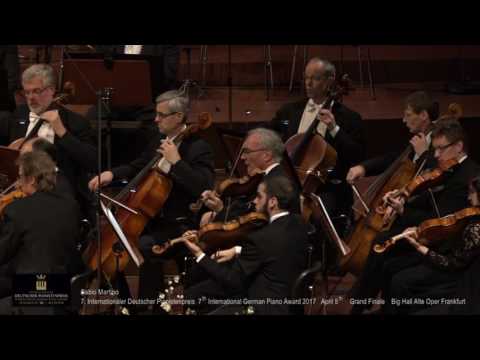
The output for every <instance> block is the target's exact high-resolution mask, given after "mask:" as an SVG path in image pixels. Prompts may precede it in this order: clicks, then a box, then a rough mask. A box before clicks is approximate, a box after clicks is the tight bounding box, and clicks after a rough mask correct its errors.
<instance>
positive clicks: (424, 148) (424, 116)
mask: <svg viewBox="0 0 480 360" xmlns="http://www.w3.org/2000/svg"><path fill="white" fill-rule="evenodd" d="M438 115H439V106H438V103H437V102H435V101H433V99H432V98H431V97H430V95H429V94H428V93H426V92H424V91H417V92H414V93H412V94H410V95H409V96H408V97H407V98H406V99H405V109H404V112H403V123H404V124H405V125H406V126H407V128H408V130H409V131H410V133H411V134H412V138H411V139H410V144H411V145H412V147H413V150H414V152H412V154H411V160H413V161H414V162H415V164H416V165H417V166H419V165H420V164H421V162H422V161H423V160H424V159H427V158H428V159H427V161H429V164H427V167H428V166H429V165H432V161H433V156H429V155H433V154H431V153H430V152H429V151H428V150H429V149H431V143H432V139H431V137H432V132H431V131H432V124H433V121H435V120H436V119H437V118H438ZM398 156H399V154H398V153H396V152H391V153H388V154H385V155H381V156H379V157H376V158H373V159H369V160H366V161H363V162H361V163H360V164H358V165H356V166H354V167H352V168H350V170H349V171H348V174H347V181H348V182H349V183H354V182H355V181H356V180H358V179H361V178H363V177H364V176H374V175H379V174H381V173H382V172H383V171H385V170H386V169H387V168H388V167H389V166H390V164H392V162H394V161H395V159H396V158H397V157H398Z"/></svg>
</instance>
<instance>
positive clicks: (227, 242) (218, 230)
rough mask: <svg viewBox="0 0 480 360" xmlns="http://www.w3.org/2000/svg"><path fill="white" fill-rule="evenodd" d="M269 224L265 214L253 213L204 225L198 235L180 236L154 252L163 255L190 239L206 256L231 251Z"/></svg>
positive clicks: (155, 248) (158, 246)
mask: <svg viewBox="0 0 480 360" xmlns="http://www.w3.org/2000/svg"><path fill="white" fill-rule="evenodd" d="M267 223H268V218H267V216H266V215H265V214H262V213H259V212H251V213H248V214H246V215H243V216H240V217H239V218H237V219H235V220H231V221H228V222H225V223H224V222H214V223H210V224H207V225H204V226H202V227H201V228H200V230H199V231H198V233H197V234H191V235H186V236H180V237H178V238H175V239H172V240H169V241H167V242H166V243H165V244H162V245H154V246H153V247H152V252H153V253H154V254H156V255H161V254H163V253H164V252H165V251H167V250H168V249H170V248H171V247H172V246H174V245H175V244H179V243H182V242H184V241H186V240H188V239H191V240H193V239H195V242H197V243H198V245H199V246H200V247H201V248H202V250H203V251H204V252H205V253H206V254H212V253H214V252H215V251H218V250H224V249H230V248H231V247H233V246H235V245H238V244H239V243H241V241H242V239H244V238H245V236H246V235H247V234H249V233H250V232H252V231H254V230H257V229H259V228H261V227H263V226H264V225H266V224H267Z"/></svg>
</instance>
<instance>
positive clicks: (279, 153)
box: [200, 128, 300, 226]
mask: <svg viewBox="0 0 480 360" xmlns="http://www.w3.org/2000/svg"><path fill="white" fill-rule="evenodd" d="M284 156H285V146H284V145H283V142H282V139H281V138H280V137H279V136H278V135H277V134H276V133H275V132H274V131H272V130H270V129H264V128H257V129H253V130H250V131H249V132H248V134H247V137H246V138H245V141H244V142H243V144H242V149H241V160H243V161H244V163H245V166H246V167H247V172H248V174H249V175H250V176H254V175H255V174H257V173H262V174H263V176H264V178H267V177H270V176H279V175H282V176H287V174H286V172H285V169H284V167H283V164H282V159H283V157H284ZM294 188H295V193H296V195H295V201H294V202H293V204H292V206H293V208H292V209H289V210H291V211H293V212H295V213H298V214H299V213H300V195H299V189H297V188H296V187H294ZM254 197H255V194H254V193H252V194H245V195H242V196H239V197H236V198H235V199H233V201H232V202H231V205H230V206H227V204H224V202H223V200H222V199H221V198H220V197H219V196H218V194H216V192H215V191H213V190H207V191H205V192H203V193H202V197H201V199H202V201H203V202H204V203H205V205H206V206H207V207H208V208H209V209H210V210H212V211H210V212H206V213H204V214H203V216H202V219H201V220H200V226H203V225H205V224H207V223H209V222H211V221H229V220H232V219H235V218H237V217H239V216H241V215H245V214H247V213H249V212H250V211H252V206H251V205H252V200H253V198H254Z"/></svg>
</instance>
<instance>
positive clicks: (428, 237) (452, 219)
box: [373, 207, 480, 254]
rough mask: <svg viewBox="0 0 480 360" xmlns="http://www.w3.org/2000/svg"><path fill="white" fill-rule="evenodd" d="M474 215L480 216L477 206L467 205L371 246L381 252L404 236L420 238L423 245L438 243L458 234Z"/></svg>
mask: <svg viewBox="0 0 480 360" xmlns="http://www.w3.org/2000/svg"><path fill="white" fill-rule="evenodd" d="M476 217H480V208H479V207H469V208H465V209H463V210H460V211H457V212H455V213H453V214H450V215H447V216H444V217H442V218H439V219H429V220H425V221H423V222H422V223H421V224H420V225H419V226H418V228H417V229H416V230H411V231H406V232H403V233H401V234H399V235H396V236H393V237H392V238H390V239H388V240H387V241H386V242H385V243H384V244H382V245H381V244H376V245H375V246H374V247H373V251H375V252H376V253H379V254H380V253H383V252H385V251H386V250H388V249H389V248H390V247H392V246H393V245H395V244H396V242H397V241H398V240H400V239H404V238H405V237H406V236H413V237H415V238H416V239H421V240H420V243H422V244H423V245H432V244H436V243H438V242H439V241H440V240H442V241H445V240H449V239H451V238H453V237H455V236H458V234H459V233H460V232H461V231H463V229H464V228H465V227H466V226H467V225H468V223H469V222H470V221H471V220H472V219H473V218H476Z"/></svg>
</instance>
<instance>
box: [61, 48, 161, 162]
mask: <svg viewBox="0 0 480 360" xmlns="http://www.w3.org/2000/svg"><path fill="white" fill-rule="evenodd" d="M62 60H63V63H62V66H61V74H60V77H61V79H62V81H63V84H60V88H64V89H65V88H67V85H68V87H69V88H70V89H71V91H72V95H73V96H72V101H71V103H72V104H95V103H96V90H97V89H103V90H104V93H107V92H108V93H109V94H111V96H110V97H109V98H108V99H104V105H106V106H104V107H103V108H102V113H103V114H104V115H103V116H102V121H103V120H104V121H105V123H104V125H105V133H104V135H105V136H106V151H107V167H108V168H111V158H112V156H111V154H112V149H111V128H112V126H111V121H120V120H136V119H138V118H140V117H145V114H144V113H145V112H147V113H148V114H150V116H151V118H152V119H153V117H154V109H153V101H152V99H153V98H154V97H155V96H156V95H157V92H158V91H159V90H158V89H157V88H160V87H162V86H163V85H162V84H163V82H164V76H163V59H162V58H161V57H156V56H146V55H125V54H107V53H105V54H102V53H69V52H66V51H64V58H63V59H62ZM107 90H108V91H107ZM102 128H103V125H102Z"/></svg>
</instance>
